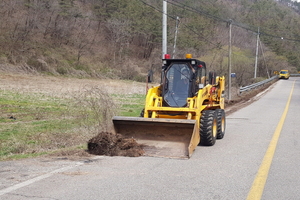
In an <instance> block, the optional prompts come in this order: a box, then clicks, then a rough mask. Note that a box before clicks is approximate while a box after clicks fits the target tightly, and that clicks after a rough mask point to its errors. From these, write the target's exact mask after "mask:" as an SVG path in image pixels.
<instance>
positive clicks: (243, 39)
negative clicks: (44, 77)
mask: <svg viewBox="0 0 300 200" xmlns="http://www.w3.org/2000/svg"><path fill="white" fill-rule="evenodd" d="M167 3H168V12H167V15H168V53H170V54H171V55H172V56H173V52H174V57H175V58H183V57H184V55H185V54H186V53H191V54H193V56H194V57H195V58H199V59H202V60H203V61H205V62H206V63H207V66H208V67H209V70H215V71H216V72H217V73H218V74H222V75H227V73H228V47H229V27H230V26H229V25H230V24H231V27H232V40H231V43H232V70H231V71H232V72H233V73H236V79H235V81H234V83H235V84H236V85H237V86H240V85H245V84H249V83H251V82H254V81H257V80H259V79H261V77H262V78H267V77H269V76H272V75H273V72H274V71H275V70H280V69H282V68H286V69H289V70H291V71H292V72H294V73H296V72H297V71H299V70H300V64H299V63H300V62H299V61H300V54H299V53H298V52H300V45H299V44H300V16H299V14H298V12H299V9H298V6H299V5H298V4H299V3H294V2H292V1H289V0H285V1H283V0H282V1H279V0H277V1H275V0H259V1H258V0H168V1H167ZM0 6H1V7H0V15H1V20H0V27H1V29H0V69H2V70H19V71H23V72H27V73H45V74H50V75H64V76H77V77H99V78H105V77H109V78H121V79H131V80H137V81H144V80H145V75H146V74H147V72H148V71H149V70H150V69H152V70H154V71H157V72H159V69H160V66H161V56H162V55H161V46H162V42H161V41H162V0H2V1H1V2H0ZM177 18H178V19H179V20H177ZM176 27H177V29H176ZM176 30H177V31H178V32H177V38H176V46H175V45H174V44H175V35H176V34H175V33H176ZM258 32H259V40H257V38H258V37H257V34H258ZM257 41H258V42H257ZM257 44H258V58H259V59H258V70H257V77H258V78H257V80H254V79H253V76H254V63H255V55H256V48H257ZM174 46H175V47H176V48H175V49H174Z"/></svg>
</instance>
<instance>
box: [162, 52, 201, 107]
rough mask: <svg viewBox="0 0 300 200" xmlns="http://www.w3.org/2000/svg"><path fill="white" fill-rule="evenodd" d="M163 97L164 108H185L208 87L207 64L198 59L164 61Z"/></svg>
mask: <svg viewBox="0 0 300 200" xmlns="http://www.w3.org/2000/svg"><path fill="white" fill-rule="evenodd" d="M163 64H164V65H163V67H162V86H163V91H162V96H163V103H164V106H168V107H185V106H186V105H187V98H189V97H193V96H196V95H197V93H198V91H199V89H202V88H203V87H204V86H205V85H206V67H205V63H204V62H201V61H199V60H196V59H191V58H189V59H163Z"/></svg>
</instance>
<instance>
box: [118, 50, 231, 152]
mask: <svg viewBox="0 0 300 200" xmlns="http://www.w3.org/2000/svg"><path fill="white" fill-rule="evenodd" d="M169 57H170V56H169V55H165V58H164V59H163V60H162V61H163V66H162V73H161V83H160V85H158V86H156V87H152V88H151V89H149V90H148V92H147V96H146V101H145V108H144V109H143V112H142V114H141V117H122V116H115V117H113V124H114V129H115V132H116V133H119V134H122V135H124V136H125V137H130V138H133V139H135V140H136V141H137V142H138V143H139V144H142V145H143V149H144V151H145V155H146V156H155V157H170V158H189V157H190V156H191V155H192V153H193V151H194V150H195V148H196V147H197V145H205V146H212V145H214V144H215V142H216V139H222V138H223V137H224V134H225V111H224V90H225V78H224V77H220V76H216V75H215V73H213V72H210V73H208V76H207V72H206V65H205V63H204V62H202V61H200V60H197V59H193V58H192V56H191V54H187V55H186V58H185V59H170V58H169Z"/></svg>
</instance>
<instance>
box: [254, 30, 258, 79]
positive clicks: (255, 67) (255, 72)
mask: <svg viewBox="0 0 300 200" xmlns="http://www.w3.org/2000/svg"><path fill="white" fill-rule="evenodd" d="M258 41H259V27H258V30H257V39H256V55H255V66H254V78H256V74H257V59H258Z"/></svg>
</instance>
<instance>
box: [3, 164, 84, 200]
mask: <svg viewBox="0 0 300 200" xmlns="http://www.w3.org/2000/svg"><path fill="white" fill-rule="evenodd" d="M83 164H84V163H81V162H78V163H77V164H76V165H74V166H68V167H63V168H60V169H57V170H54V171H52V172H49V173H47V174H44V175H41V176H38V177H35V178H33V179H30V180H27V181H24V182H22V183H18V184H16V185H13V186H11V187H8V188H5V189H3V190H0V196H2V195H4V194H7V193H9V192H12V191H14V190H17V189H20V188H22V187H25V186H27V185H30V184H32V183H35V182H37V181H40V180H42V179H45V178H48V177H50V176H52V175H53V174H56V173H60V172H64V171H67V170H69V169H72V168H75V167H77V166H80V165H83Z"/></svg>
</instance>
